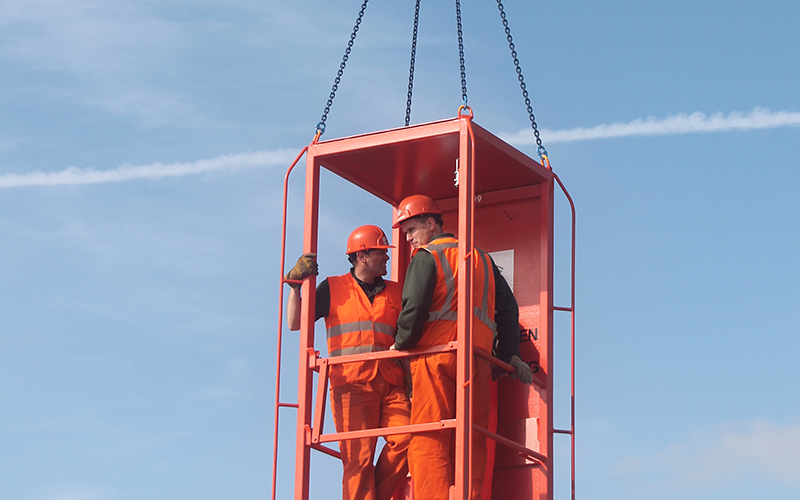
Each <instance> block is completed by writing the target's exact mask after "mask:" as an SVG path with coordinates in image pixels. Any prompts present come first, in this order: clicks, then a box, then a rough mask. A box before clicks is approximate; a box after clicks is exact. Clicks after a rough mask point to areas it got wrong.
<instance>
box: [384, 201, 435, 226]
mask: <svg viewBox="0 0 800 500" xmlns="http://www.w3.org/2000/svg"><path fill="white" fill-rule="evenodd" d="M422 214H439V215H442V211H441V210H439V206H438V205H436V202H435V201H433V198H431V197H430V196H425V195H424V194H413V195H411V196H408V197H406V198H404V199H403V201H401V202H400V204H399V205H397V222H395V223H394V225H393V226H392V227H393V228H395V229H397V228H398V227H400V223H401V222H403V221H404V220H406V219H410V218H412V217H416V216H417V215H422Z"/></svg>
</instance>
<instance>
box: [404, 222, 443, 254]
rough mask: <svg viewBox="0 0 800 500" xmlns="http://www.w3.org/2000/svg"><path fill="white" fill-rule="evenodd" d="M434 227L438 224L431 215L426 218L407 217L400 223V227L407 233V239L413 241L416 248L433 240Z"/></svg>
mask: <svg viewBox="0 0 800 500" xmlns="http://www.w3.org/2000/svg"><path fill="white" fill-rule="evenodd" d="M434 227H436V224H434V222H433V219H432V218H430V217H428V218H426V219H422V218H416V219H407V220H404V221H403V222H401V223H400V229H402V230H403V232H404V233H405V235H406V241H408V242H409V243H411V246H413V247H414V249H417V248H419V247H421V246H422V245H427V244H428V243H429V242H430V241H431V238H433V228H434Z"/></svg>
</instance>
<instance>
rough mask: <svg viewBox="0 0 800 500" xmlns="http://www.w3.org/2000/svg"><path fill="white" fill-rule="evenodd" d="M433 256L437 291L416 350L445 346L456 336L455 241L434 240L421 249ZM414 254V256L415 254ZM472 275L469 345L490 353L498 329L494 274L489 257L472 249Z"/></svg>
mask: <svg viewBox="0 0 800 500" xmlns="http://www.w3.org/2000/svg"><path fill="white" fill-rule="evenodd" d="M419 250H425V251H426V252H429V253H430V254H431V255H433V258H434V260H435V261H436V288H434V291H433V300H432V302H431V307H430V310H429V313H428V314H429V316H428V321H427V322H426V323H425V325H424V326H423V328H422V337H421V338H420V340H419V343H418V344H417V345H418V346H433V345H441V344H446V343H448V342H450V341H452V340H457V336H458V312H457V309H458V240H457V239H456V238H453V237H449V236H448V237H443V238H436V239H435V240H433V242H431V243H429V244H427V245H424V246H422V247H420V248H419V249H418V250H417V251H419ZM415 253H416V252H415ZM470 261H471V262H472V263H473V273H472V290H473V295H472V306H473V308H472V314H473V320H472V331H473V336H472V339H473V340H472V341H473V345H474V346H475V347H479V348H481V349H483V350H484V351H487V352H492V345H493V343H494V335H495V333H496V332H497V325H496V324H495V322H494V301H495V288H494V272H493V271H492V269H491V262H490V260H489V256H488V255H486V253H485V252H484V251H483V250H479V249H477V248H476V249H475V253H474V256H473V258H471V259H470Z"/></svg>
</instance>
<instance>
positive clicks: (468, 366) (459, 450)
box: [454, 115, 475, 500]
mask: <svg viewBox="0 0 800 500" xmlns="http://www.w3.org/2000/svg"><path fill="white" fill-rule="evenodd" d="M460 118H461V127H460V131H459V150H458V164H459V185H458V349H457V351H456V356H457V364H456V367H457V368H456V432H455V439H456V442H455V464H454V466H455V498H456V499H457V500H467V499H469V498H470V494H471V491H470V490H471V481H472V464H471V460H470V458H471V454H472V453H471V450H472V411H471V408H472V398H471V395H472V384H471V381H472V278H473V275H472V270H473V268H474V266H473V264H472V259H474V256H472V255H470V252H471V251H472V250H473V247H474V243H473V215H474V213H473V212H474V203H475V188H474V173H475V165H474V160H475V158H474V157H473V154H472V149H471V147H470V146H471V141H472V133H471V132H472V130H471V127H470V119H471V116H468V115H461V116H460ZM468 382H470V383H469V384H468Z"/></svg>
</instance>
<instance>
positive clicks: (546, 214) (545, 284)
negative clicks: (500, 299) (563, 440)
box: [539, 179, 555, 500]
mask: <svg viewBox="0 0 800 500" xmlns="http://www.w3.org/2000/svg"><path fill="white" fill-rule="evenodd" d="M554 184H555V183H554V182H553V180H552V179H550V181H549V182H547V183H546V184H543V185H542V191H541V198H540V204H541V210H540V213H541V224H540V228H541V233H540V237H539V241H540V245H541V246H540V255H541V260H540V263H539V265H540V271H539V272H540V273H541V274H540V276H541V282H542V287H541V292H540V295H539V306H540V313H541V315H542V317H541V328H542V330H541V331H542V333H543V335H542V341H541V342H542V343H541V344H540V345H541V347H542V350H543V351H544V353H546V354H545V355H544V356H543V357H542V359H541V362H542V364H541V366H540V369H541V370H543V371H544V372H545V374H546V375H547V388H546V390H545V395H544V399H545V401H544V403H545V405H546V408H547V410H546V412H545V415H542V417H544V419H545V420H546V421H545V422H542V424H543V425H541V426H540V428H539V442H540V443H545V446H546V448H545V450H546V451H545V455H546V456H547V463H545V464H544V466H543V467H544V469H545V475H546V477H547V497H546V498H547V499H549V500H552V498H553V460H554V457H553V379H554V378H555V374H554V365H555V363H554V359H553V344H554V327H553V224H554V220H555V217H554V204H553V195H554Z"/></svg>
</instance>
